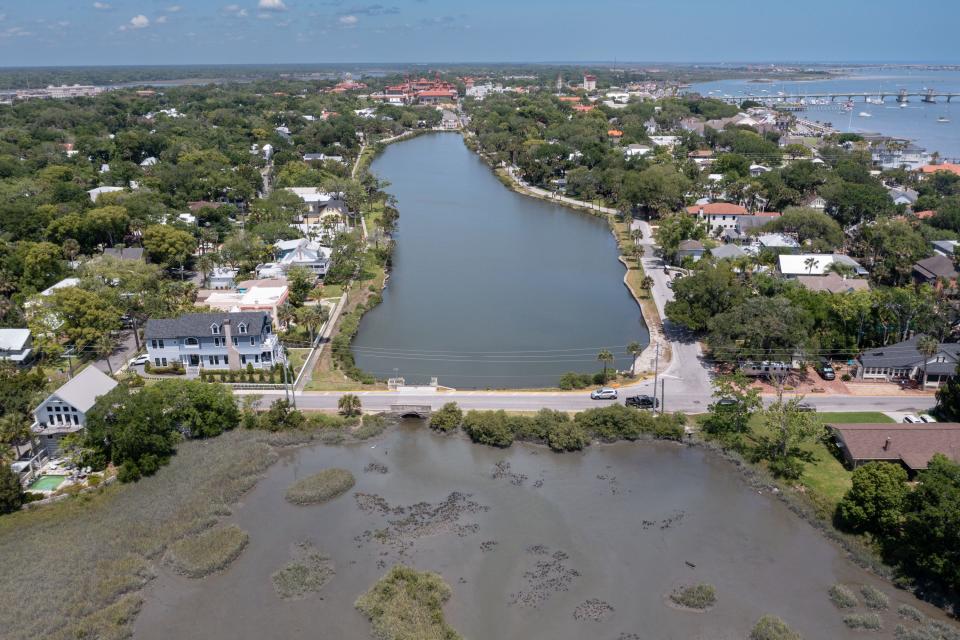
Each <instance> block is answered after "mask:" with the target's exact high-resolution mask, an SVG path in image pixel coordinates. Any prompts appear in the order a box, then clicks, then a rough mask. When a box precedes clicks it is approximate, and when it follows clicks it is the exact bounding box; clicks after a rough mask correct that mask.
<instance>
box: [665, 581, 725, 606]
mask: <svg viewBox="0 0 960 640" xmlns="http://www.w3.org/2000/svg"><path fill="white" fill-rule="evenodd" d="M670 600H672V601H673V602H674V603H675V604H678V605H680V606H681V607H686V608H688V609H697V610H700V611H704V610H706V609H709V608H710V607H712V606H713V605H714V604H716V602H717V590H716V589H714V587H713V585H711V584H706V583H701V584H697V585H693V586H692V587H680V588H678V589H675V590H674V592H673V593H671V594H670Z"/></svg>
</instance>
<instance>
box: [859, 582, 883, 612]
mask: <svg viewBox="0 0 960 640" xmlns="http://www.w3.org/2000/svg"><path fill="white" fill-rule="evenodd" d="M860 595H862V596H863V602H864V604H866V605H867V608H869V609H875V610H878V611H881V610H884V609H887V608H888V607H889V606H890V598H888V597H887V594H885V593H884V592H883V591H880V589H877V588H876V587H874V586H871V585H869V584H865V585H863V586H862V587H860Z"/></svg>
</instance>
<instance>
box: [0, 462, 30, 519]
mask: <svg viewBox="0 0 960 640" xmlns="http://www.w3.org/2000/svg"><path fill="white" fill-rule="evenodd" d="M23 499H24V496H23V487H22V486H21V485H20V478H18V477H17V474H16V473H14V472H13V469H11V468H10V467H9V466H7V465H5V464H4V465H0V514H4V513H13V512H14V511H16V510H17V509H19V508H20V507H21V506H22V505H23Z"/></svg>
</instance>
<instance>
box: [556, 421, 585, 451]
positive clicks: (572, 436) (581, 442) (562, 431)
mask: <svg viewBox="0 0 960 640" xmlns="http://www.w3.org/2000/svg"><path fill="white" fill-rule="evenodd" d="M547 444H548V445H550V448H551V449H553V450H554V451H580V450H581V449H583V448H584V447H586V446H587V445H589V444H590V435H589V434H588V433H587V432H586V431H585V430H584V429H583V427H581V426H580V425H579V424H577V423H576V422H572V421H570V420H567V421H566V422H558V423H556V424H555V425H553V428H552V429H550V431H549V432H548V433H547Z"/></svg>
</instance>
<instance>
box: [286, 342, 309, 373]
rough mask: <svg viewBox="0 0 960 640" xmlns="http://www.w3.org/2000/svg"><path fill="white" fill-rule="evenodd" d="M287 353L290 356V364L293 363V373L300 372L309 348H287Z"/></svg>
mask: <svg viewBox="0 0 960 640" xmlns="http://www.w3.org/2000/svg"><path fill="white" fill-rule="evenodd" d="M288 355H289V356H290V364H291V365H293V372H294V375H296V374H299V373H300V369H301V368H302V367H303V363H304V362H306V361H307V356H309V355H310V349H296V348H295V349H289V350H288Z"/></svg>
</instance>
